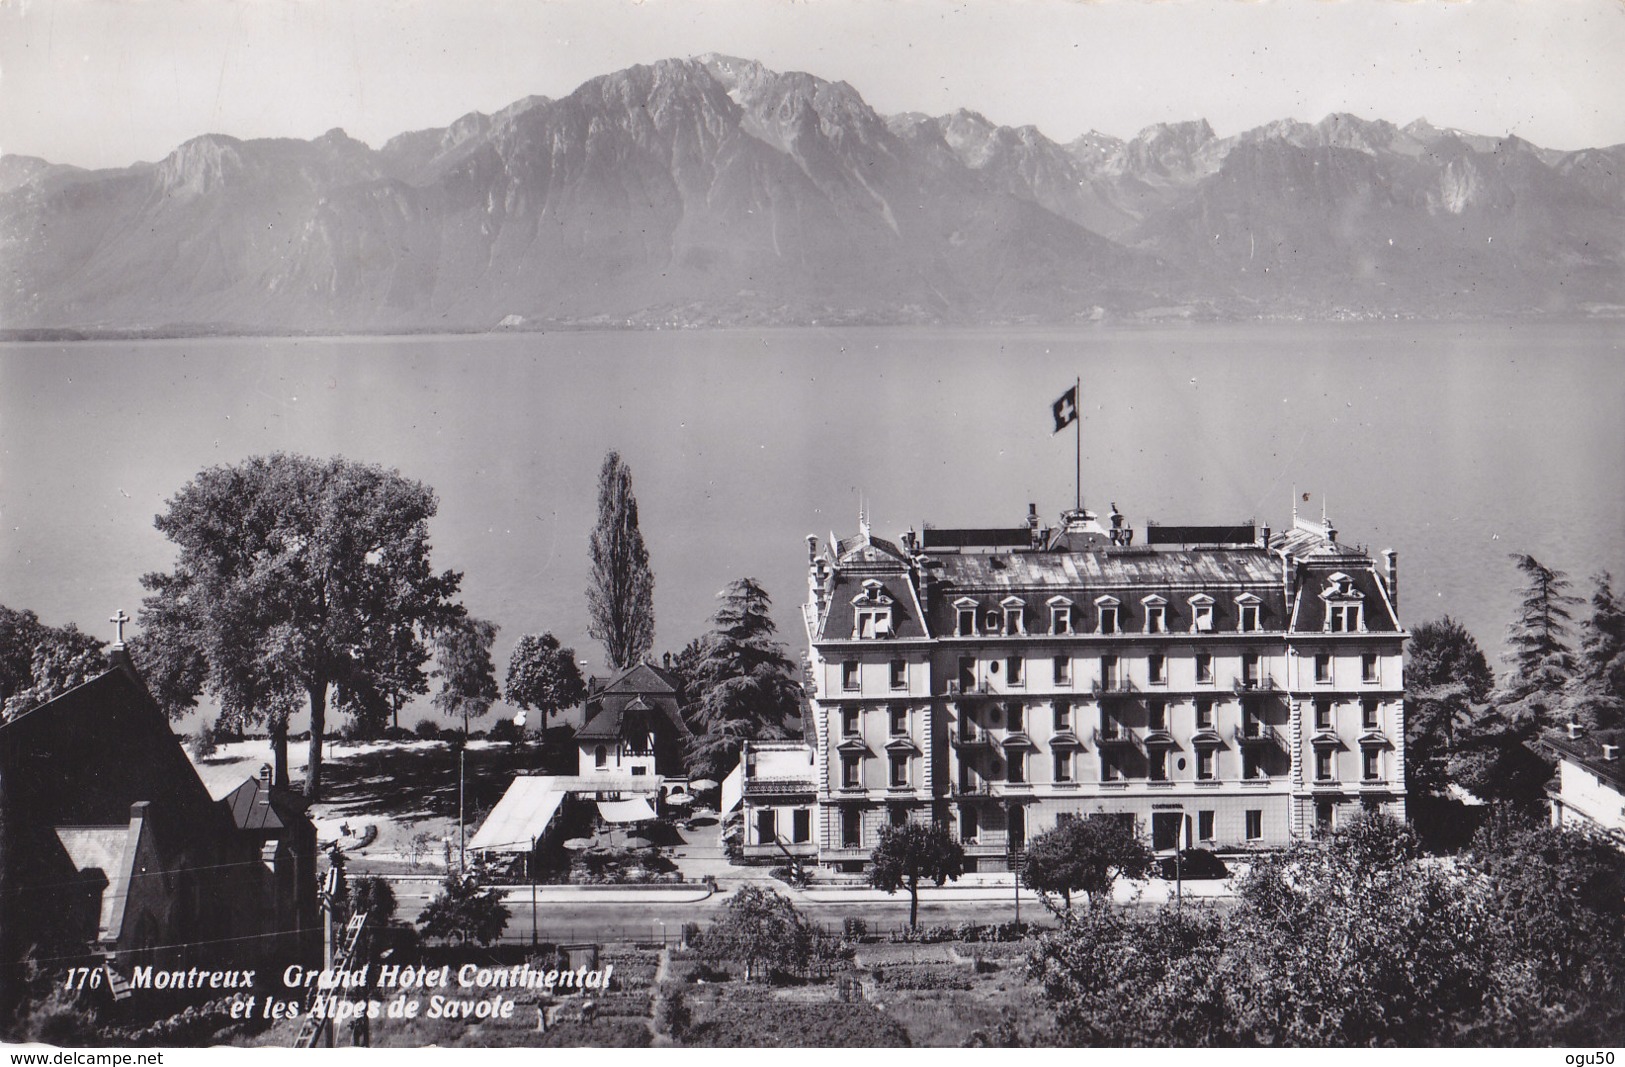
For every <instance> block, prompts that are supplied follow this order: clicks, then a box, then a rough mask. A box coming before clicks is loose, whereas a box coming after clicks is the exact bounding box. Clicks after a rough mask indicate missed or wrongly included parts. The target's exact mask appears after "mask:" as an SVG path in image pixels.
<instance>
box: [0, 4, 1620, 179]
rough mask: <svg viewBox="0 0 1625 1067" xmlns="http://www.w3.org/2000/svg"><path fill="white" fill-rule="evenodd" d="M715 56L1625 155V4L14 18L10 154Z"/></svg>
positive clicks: (443, 116)
mask: <svg viewBox="0 0 1625 1067" xmlns="http://www.w3.org/2000/svg"><path fill="white" fill-rule="evenodd" d="M707 52H721V53H725V54H731V55H737V56H741V57H744V58H749V59H756V60H760V61H761V62H763V63H764V64H766V65H767V66H769V67H770V68H773V69H776V70H805V71H808V72H810V73H813V74H816V75H818V76H820V77H823V78H827V79H830V80H844V81H847V82H849V83H850V84H851V85H853V86H854V87H855V88H856V89H857V90H858V91H859V92H860V93H861V94H862V95H863V96H864V98H865V99H866V100H868V101H869V103H870V104H871V105H873V106H874V107H875V108H877V109H878V110H879V111H881V112H882V113H886V114H890V113H895V112H900V111H922V112H926V113H930V114H943V113H946V112H950V111H953V110H955V109H958V108H969V109H972V110H976V111H980V112H981V113H983V114H984V115H986V116H987V117H988V118H990V119H992V120H994V121H995V122H998V123H1001V124H1006V125H1023V124H1033V125H1036V126H1037V127H1038V128H1039V129H1040V130H1042V131H1043V132H1044V133H1045V134H1047V135H1048V136H1050V137H1051V138H1054V139H1056V140H1062V141H1065V140H1070V139H1072V138H1074V137H1076V136H1078V135H1079V134H1082V133H1084V132H1086V131H1088V130H1091V129H1094V130H1099V131H1101V132H1104V133H1108V134H1113V135H1116V136H1132V135H1133V134H1134V133H1135V132H1137V131H1138V130H1140V129H1142V128H1143V127H1145V126H1147V125H1149V124H1151V123H1155V122H1165V121H1181V120H1187V119H1196V118H1206V119H1207V120H1208V121H1209V122H1210V123H1211V124H1212V125H1213V127H1214V129H1215V130H1217V132H1218V133H1219V134H1220V135H1228V134H1232V133H1236V132H1239V131H1241V130H1243V129H1247V128H1250V127H1252V126H1256V125H1260V124H1262V123H1265V122H1270V121H1273V120H1276V119H1281V118H1296V119H1301V120H1304V121H1310V122H1313V121H1316V120H1318V119H1320V118H1322V117H1324V116H1325V115H1327V114H1330V113H1332V112H1337V111H1347V112H1352V113H1354V114H1356V115H1359V116H1362V117H1365V118H1385V119H1388V120H1390V121H1393V122H1396V123H1400V124H1404V123H1407V122H1409V121H1411V120H1412V119H1416V118H1422V117H1425V118H1427V119H1428V120H1429V121H1431V122H1432V123H1434V124H1435V125H1438V126H1451V127H1456V128H1459V129H1465V130H1470V131H1472V132H1476V133H1485V134H1492V135H1500V134H1506V133H1515V134H1517V135H1518V136H1521V137H1524V138H1526V139H1528V140H1530V141H1533V142H1535V143H1536V144H1539V145H1543V146H1545V147H1550V148H1563V149H1573V148H1583V147H1595V146H1601V145H1611V144H1619V143H1625V3H1621V2H1620V0H1211V2H1209V0H1204V2H1197V0H975V2H958V3H954V2H947V0H862V2H859V0H797V2H790V0H705V2H700V0H642V2H637V3H631V2H627V0H480V2H478V3H474V2H469V0H139V2H132V0H0V152H5V153H15V154H22V155H35V156H41V157H44V158H46V159H49V160H51V161H52V162H58V163H73V164H77V165H80V166H91V167H103V166H124V165H127V164H129V163H132V162H135V161H137V160H156V159H160V158H162V157H163V156H165V155H167V154H168V153H169V152H170V151H171V150H172V149H173V148H174V147H175V146H177V145H179V144H180V143H182V142H184V141H186V140H187V139H189V138H191V137H194V136H197V135H200V134H203V133H225V134H230V135H233V136H237V137H243V138H249V137H266V136H281V137H299V138H310V137H315V136H318V135H320V134H322V133H324V132H326V131H327V130H329V129H332V128H334V127H341V128H343V129H344V130H345V131H346V132H348V133H349V134H350V135H351V136H353V137H356V138H359V139H360V140H362V141H365V142H367V143H368V144H371V145H373V146H374V147H376V146H378V145H381V144H382V143H383V142H384V141H385V140H387V139H388V138H389V137H391V136H393V135H395V134H397V133H401V132H405V131H407V130H413V129H423V128H428V127H435V126H444V125H446V124H448V123H449V122H451V121H452V120H453V119H455V118H457V117H458V116H460V115H463V114H466V113H468V112H470V111H486V112H489V111H494V110H497V109H499V108H501V107H503V106H505V105H507V104H509V103H511V102H513V101H514V100H516V99H519V98H520V97H522V96H526V95H530V94H539V95H544V96H552V97H559V96H563V95H566V94H568V93H569V92H570V91H572V90H573V89H574V88H575V87H576V86H578V85H580V84H581V83H582V82H583V81H585V80H587V79H589V78H592V77H594V76H597V75H599V74H604V73H608V72H611V71H615V70H620V69H623V68H625V67H627V66H630V65H632V64H635V63H647V62H652V61H655V60H658V59H662V58H668V57H685V56H691V55H701V54H704V53H707Z"/></svg>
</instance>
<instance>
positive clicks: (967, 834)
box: [959, 808, 976, 845]
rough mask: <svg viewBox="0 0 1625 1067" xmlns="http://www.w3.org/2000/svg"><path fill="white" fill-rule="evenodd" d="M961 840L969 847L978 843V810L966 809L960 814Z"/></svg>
mask: <svg viewBox="0 0 1625 1067" xmlns="http://www.w3.org/2000/svg"><path fill="white" fill-rule="evenodd" d="M959 840H961V841H963V842H964V843H965V844H967V845H974V844H975V843H976V809H975V808H966V809H964V810H963V811H962V812H960V813H959Z"/></svg>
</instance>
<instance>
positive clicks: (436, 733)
mask: <svg viewBox="0 0 1625 1067" xmlns="http://www.w3.org/2000/svg"><path fill="white" fill-rule="evenodd" d="M412 732H413V733H415V734H417V735H418V739H419V740H420V741H439V740H441V739H443V738H444V737H445V735H446V731H444V730H443V729H441V728H440V724H439V723H437V722H435V721H434V720H433V719H422V720H419V722H418V724H417V725H416V726H414V727H413V728H412Z"/></svg>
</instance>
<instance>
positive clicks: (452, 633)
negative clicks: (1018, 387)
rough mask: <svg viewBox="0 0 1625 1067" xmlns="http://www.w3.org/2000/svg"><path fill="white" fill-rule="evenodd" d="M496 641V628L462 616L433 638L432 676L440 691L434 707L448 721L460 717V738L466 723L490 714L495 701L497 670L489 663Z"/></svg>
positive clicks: (492, 623) (464, 730)
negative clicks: (436, 680) (438, 684)
mask: <svg viewBox="0 0 1625 1067" xmlns="http://www.w3.org/2000/svg"><path fill="white" fill-rule="evenodd" d="M496 639H497V625H496V623H494V622H486V621H485V620H484V619H476V618H472V617H468V616H465V617H463V618H461V619H457V620H455V621H454V622H452V623H451V624H450V625H448V626H445V627H443V628H442V629H441V630H440V631H439V632H438V633H436V634H435V639H434V655H435V661H436V664H437V665H436V668H435V672H434V673H435V675H436V676H437V677H438V678H439V679H440V690H439V691H438V692H436V693H435V695H434V697H433V702H434V706H435V707H436V708H438V709H440V712H441V714H443V715H446V716H448V717H451V718H456V717H457V716H459V715H460V716H462V719H463V736H464V737H465V739H466V737H467V736H468V720H469V719H477V718H479V717H480V716H481V715H484V714H485V713H486V712H488V711H490V710H491V705H492V704H494V703H496V700H497V695H498V694H497V669H496V665H495V664H494V663H492V662H491V646H492V644H494V643H495V642H496Z"/></svg>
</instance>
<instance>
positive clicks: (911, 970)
mask: <svg viewBox="0 0 1625 1067" xmlns="http://www.w3.org/2000/svg"><path fill="white" fill-rule="evenodd" d="M874 978H875V985H877V986H881V987H883V988H886V989H970V988H971V980H970V976H969V975H968V974H966V973H965V972H964V970H963V969H962V968H960V967H959V966H958V965H957V964H952V963H923V964H908V963H894V964H892V965H891V966H890V967H887V968H885V969H881V968H879V967H877V968H875V971H874Z"/></svg>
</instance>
